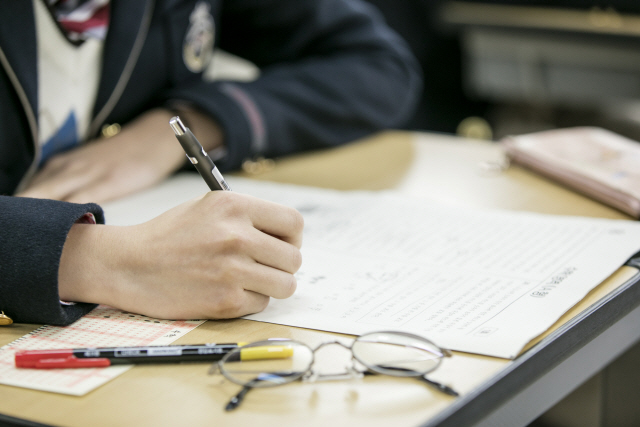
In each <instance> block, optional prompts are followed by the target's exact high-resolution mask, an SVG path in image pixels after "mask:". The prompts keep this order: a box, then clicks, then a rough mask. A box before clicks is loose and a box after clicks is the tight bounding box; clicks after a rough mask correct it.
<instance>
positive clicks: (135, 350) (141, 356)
mask: <svg viewBox="0 0 640 427" xmlns="http://www.w3.org/2000/svg"><path fill="white" fill-rule="evenodd" d="M245 344H246V343H230V344H198V345H168V346H148V347H108V348H77V349H72V350H71V349H69V350H22V351H17V352H16V355H15V363H16V367H18V368H37V369H52V368H102V367H105V366H111V365H131V364H137V363H179V362H198V361H212V360H220V359H222V357H223V356H224V355H225V354H227V353H228V352H230V351H232V350H234V349H236V348H238V347H241V346H243V345H245ZM243 351H244V350H243Z"/></svg>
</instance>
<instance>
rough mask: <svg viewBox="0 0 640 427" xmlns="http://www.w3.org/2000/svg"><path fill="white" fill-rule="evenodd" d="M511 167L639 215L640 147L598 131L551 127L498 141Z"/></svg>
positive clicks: (634, 142)
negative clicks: (544, 177)
mask: <svg viewBox="0 0 640 427" xmlns="http://www.w3.org/2000/svg"><path fill="white" fill-rule="evenodd" d="M500 143H501V144H502V145H503V147H504V150H505V153H506V155H507V157H508V159H509V161H510V163H512V164H517V165H521V166H523V167H525V168H528V169H530V170H532V171H535V172H537V173H539V174H540V175H543V176H546V177H548V178H551V179H552V180H554V181H556V182H558V183H560V184H563V185H565V186H567V187H569V188H572V189H574V190H576V191H578V192H580V193H582V194H584V195H586V196H588V197H591V198H593V199H595V200H598V201H600V202H602V203H604V204H607V205H609V206H611V207H613V208H616V209H618V210H620V211H622V212H624V213H626V214H629V215H631V216H633V217H634V218H636V219H637V218H639V217H640V144H639V143H638V142H636V141H633V140H631V139H628V138H626V137H623V136H621V135H618V134H616V133H613V132H611V131H608V130H605V129H602V128H597V127H575V128H564V129H554V130H548V131H542V132H535V133H530V134H524V135H517V136H508V137H506V138H504V139H502V140H501V141H500Z"/></svg>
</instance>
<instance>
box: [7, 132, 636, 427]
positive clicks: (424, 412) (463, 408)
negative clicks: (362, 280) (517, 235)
mask: <svg viewBox="0 0 640 427" xmlns="http://www.w3.org/2000/svg"><path fill="white" fill-rule="evenodd" d="M501 156H502V154H501V151H500V149H499V148H498V147H497V146H496V145H495V144H492V143H487V142H480V141H470V140H461V139H457V138H453V137H449V136H444V135H434V134H422V133H409V132H387V133H383V134H380V135H377V136H375V137H372V138H369V139H367V140H363V141H359V142H356V143H354V144H352V145H348V146H344V147H340V148H337V149H333V150H328V151H323V152H316V153H309V154H303V155H298V156H292V157H289V158H286V159H282V160H278V161H277V162H276V167H275V168H274V169H273V170H270V171H267V172H264V173H262V174H260V175H256V176H254V178H256V179H265V180H273V181H279V182H293V183H298V184H306V185H315V186H321V187H328V188H336V189H345V190H348V189H370V190H376V189H387V188H396V189H398V190H399V191H402V192H404V193H407V194H411V195H414V196H416V197H427V198H432V199H434V200H440V201H446V202H449V203H454V204H456V205H459V206H460V207H461V208H465V207H484V208H505V209H518V210H525V209H526V210H531V211H537V212H545V213H554V214H573V215H587V216H597V217H606V218H626V217H625V216H624V215H623V214H621V213H619V212H616V211H614V210H612V209H609V208H607V207H605V206H602V205H600V204H599V203H596V202H594V201H591V200H589V199H586V198H584V197H582V196H580V195H577V194H575V193H573V192H571V191H568V190H566V189H563V188H561V187H558V186H556V185H554V184H552V183H551V182H548V181H545V180H544V179H541V178H539V177H537V176H535V175H533V174H531V173H529V172H527V171H524V170H521V169H518V168H510V169H508V170H506V171H504V172H487V171H486V170H485V169H484V168H483V167H482V165H483V164H484V162H496V161H500V160H501ZM637 273H638V270H636V269H635V268H632V267H622V268H621V269H620V270H619V271H618V272H617V273H616V274H615V275H614V276H613V277H612V278H610V279H609V280H607V281H606V282H605V283H603V284H602V285H600V286H599V287H597V288H596V289H595V290H594V291H593V292H591V293H590V294H589V295H588V296H587V298H585V300H584V301H582V303H580V304H579V306H577V307H575V308H574V309H573V310H572V311H571V312H570V313H567V315H566V316H565V317H564V318H563V319H561V321H560V322H558V324H557V325H555V326H554V328H552V330H551V331H549V332H548V333H547V334H546V335H545V336H544V337H541V339H542V341H541V342H540V343H538V344H536V345H533V346H532V348H531V349H530V350H528V351H527V352H525V353H524V354H523V355H521V356H520V357H518V358H517V359H516V360H514V361H509V360H504V359H499V358H492V357H485V356H477V355H471V354H463V353H455V354H454V357H453V358H451V359H447V360H446V361H445V362H444V363H443V365H442V367H441V368H440V369H438V370H437V371H436V372H434V373H433V375H432V377H433V378H434V379H436V380H438V381H442V382H444V383H447V384H450V385H452V386H453V387H454V388H455V389H456V390H458V391H459V392H460V393H461V396H460V397H458V398H452V397H448V396H445V395H443V394H441V393H438V392H436V391H434V390H432V389H430V388H429V387H427V386H425V385H424V384H422V383H420V382H418V381H414V380H411V379H394V378H385V377H381V376H375V377H367V378H365V379H362V380H350V381H333V382H322V383H313V384H308V383H294V384H290V385H287V386H283V387H276V388H271V389H263V390H254V391H252V392H251V393H249V394H248V395H247V398H246V400H245V402H244V403H243V404H242V406H241V407H240V408H239V409H238V410H236V411H235V412H232V413H225V412H224V410H223V406H224V404H225V403H226V402H227V401H228V400H229V398H230V397H231V396H233V395H234V394H235V393H236V392H237V391H238V389H239V388H238V386H236V385H234V384H230V383H229V382H228V381H223V380H222V377H219V376H208V375H207V374H206V372H207V368H208V365H207V364H183V365H164V366H162V365H156V366H136V367H134V368H133V369H131V370H129V371H127V372H126V373H124V374H123V375H121V376H120V377H118V378H116V379H115V380H113V381H111V382H109V383H107V384H105V385H103V386H101V387H100V388H98V389H96V390H94V391H92V392H90V393H89V394H87V395H85V396H83V397H72V396H66V395H59V394H53V393H47V392H40V391H34V390H28V389H21V388H16V387H9V386H0V396H1V397H0V413H2V414H5V415H9V416H13V417H19V418H22V419H27V420H31V421H34V422H39V423H45V424H53V425H64V426H133V425H136V426H140V425H142V426H176V425H178V426H182V425H190V426H205V425H207V426H208V425H216V426H233V427H237V426H244V425H260V426H261V427H264V426H271V425H277V426H283V425H292V426H298V425H304V426H327V425H330V426H354V425H357V426H359V425H385V426H388V425H393V426H417V425H439V426H457V427H461V426H466V425H486V426H489V425H509V426H517V425H526V424H527V423H528V422H530V421H531V420H533V419H534V418H535V417H537V416H538V415H539V414H540V413H542V412H544V410H546V409H547V408H548V407H550V406H551V405H552V404H553V403H554V402H555V401H557V400H558V399H560V398H561V397H562V396H564V395H565V394H567V393H569V392H570V391H571V390H572V389H573V388H575V387H576V386H577V385H579V384H580V383H581V382H583V381H584V380H586V379H587V378H589V377H590V376H591V375H593V373H595V372H597V371H598V370H599V369H601V368H602V367H603V366H604V365H605V364H606V363H608V362H609V361H610V360H612V358H613V357H615V355H617V354H620V352H622V351H623V350H624V349H625V348H626V347H628V346H630V345H631V344H633V343H634V342H635V341H636V340H637V339H638V337H637V336H636V335H634V334H633V333H627V335H625V336H624V339H623V340H622V341H623V344H620V343H618V341H616V340H610V342H609V344H610V345H612V346H615V350H612V351H609V352H607V353H606V354H605V355H604V356H603V355H599V354H598V355H597V361H596V360H594V362H593V363H591V364H590V365H589V366H581V367H580V368H581V370H580V373H579V374H573V373H572V371H571V370H570V369H564V371H563V372H564V374H563V375H565V376H567V375H568V376H569V377H570V378H569V379H568V380H567V379H565V378H564V377H563V383H562V385H560V386H558V385H557V384H555V383H553V384H551V385H549V384H547V385H546V386H545V387H546V388H544V390H543V392H540V391H539V390H538V388H539V386H540V383H541V382H543V383H544V381H545V378H546V377H547V376H549V375H551V377H552V378H551V379H552V380H553V379H554V378H556V377H557V376H558V374H557V373H554V370H555V369H557V368H559V367H562V365H563V363H565V362H567V361H569V362H570V361H571V358H572V357H574V356H576V355H577V354H580V351H583V350H584V348H582V347H588V346H589V344H590V343H592V342H595V340H596V339H598V338H599V337H601V336H603V335H604V333H605V332H606V331H608V330H613V329H615V328H616V327H617V326H618V325H621V324H625V325H626V323H625V322H629V321H635V320H634V319H635V317H633V316H636V317H638V318H640V312H639V309H637V306H638V303H639V302H640V291H639V290H638V286H635V284H634V281H635V280H636V279H637ZM629 316H632V317H633V318H632V319H631V320H629ZM602 318H604V320H602ZM36 326H39V325H25V324H15V325H12V326H11V327H8V328H0V344H6V343H9V342H11V341H12V340H14V339H16V338H18V337H20V336H22V335H24V334H26V333H28V332H29V331H31V330H32V329H34V328H35V327H36ZM627 329H628V328H627ZM636 329H640V328H636ZM636 334H640V332H637V333H636ZM618 335H619V334H618ZM334 336H335V334H330V333H324V332H319V331H312V330H306V329H301V328H293V327H287V326H279V325H273V324H267V323H260V322H253V321H248V320H243V319H237V320H225V321H209V322H206V323H205V324H204V325H202V326H200V327H198V328H197V329H195V330H194V331H192V332H190V333H189V334H187V335H186V336H184V337H183V338H181V339H180V340H179V341H177V342H176V343H183V344H184V343H201V342H229V341H238V340H244V341H252V340H260V339H264V338H268V337H286V338H293V339H296V340H299V341H302V342H305V343H308V344H310V345H314V344H318V343H320V342H322V341H325V340H328V339H331V338H333V337H334ZM581 348H582V349H581ZM596 353H597V352H596ZM323 357H324V358H327V359H329V360H331V361H332V363H333V364H334V366H335V368H336V369H340V368H341V367H342V366H344V365H346V364H347V363H348V361H349V355H348V354H347V353H346V352H344V353H340V351H339V350H328V351H327V353H326V354H325V353H324V350H323V351H321V352H320V353H319V354H318V358H319V359H322V358H323ZM585 357H587V358H589V360H591V359H593V358H594V357H596V356H593V355H592V354H587V355H586V356H585ZM547 382H548V381H547ZM556 382H557V381H556ZM545 384H546V383H545ZM545 384H543V385H545ZM536 387H538V388H536ZM531 390H533V392H534V394H535V397H536V399H538V400H540V399H542V401H538V400H536V401H535V402H533V400H531V395H530V393H531ZM528 393H529V394H528ZM518 399H525V400H527V399H529V400H530V401H531V402H532V403H531V404H524V405H523V404H522V402H521V400H518ZM505 411H506V412H505ZM505 423H508V424H505Z"/></svg>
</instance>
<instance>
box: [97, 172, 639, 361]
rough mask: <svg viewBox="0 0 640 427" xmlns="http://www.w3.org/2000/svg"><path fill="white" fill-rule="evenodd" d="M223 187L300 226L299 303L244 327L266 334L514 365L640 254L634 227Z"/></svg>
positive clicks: (379, 195) (179, 186) (141, 215)
mask: <svg viewBox="0 0 640 427" xmlns="http://www.w3.org/2000/svg"><path fill="white" fill-rule="evenodd" d="M194 178H196V179H197V178H198V177H194ZM228 181H229V183H230V184H231V186H232V187H233V189H234V190H235V191H240V192H244V193H249V194H253V195H255V196H258V197H262V198H265V199H269V200H273V201H276V202H280V203H283V204H287V205H290V206H293V207H295V208H297V209H298V210H299V211H300V212H301V213H302V214H303V216H304V218H305V232H304V242H303V249H302V254H303V265H302V267H301V269H300V271H299V272H298V273H297V275H296V276H297V280H298V288H297V290H296V293H295V294H294V295H293V296H292V297H291V298H288V299H285V300H275V299H272V300H271V302H270V304H269V306H268V307H267V309H266V310H265V311H263V312H262V313H258V314H254V315H251V316H247V319H252V320H258V321H263V322H271V323H278V324H284V325H290V326H298V327H304V328H311V329H319V330H325V331H332V332H341V333H346V334H362V333H365V332H369V331H374V330H397V331H406V332H412V333H415V334H418V335H422V336H424V337H426V338H429V339H430V340H432V341H434V342H435V343H437V344H438V345H440V346H443V347H446V348H450V349H453V350H458V351H464V352H471V353H479V354H485V355H491V356H496V357H504V358H514V357H515V356H516V355H517V354H518V353H519V351H520V350H521V349H522V348H523V347H524V346H525V345H526V344H527V343H528V342H529V341H530V340H531V339H533V338H535V337H536V336H538V335H539V334H541V333H543V332H544V331H545V330H547V329H548V328H549V327H550V326H551V325H552V324H553V323H554V322H555V321H556V320H557V319H558V318H559V317H560V316H561V315H562V314H563V313H565V312H566V311H567V310H568V309H570V308H571V307H572V306H573V305H575V304H576V303H577V302H579V301H580V300H581V299H582V298H584V296H585V295H586V294H587V293H588V292H589V291H590V290H591V289H593V288H594V287H595V286H597V285H598V284H600V283H601V282H602V281H604V280H605V279H606V278H607V277H608V276H610V275H611V274H612V273H613V272H614V271H616V270H617V269H618V268H619V267H620V266H621V265H622V264H624V263H625V261H626V260H627V259H629V258H630V257H631V256H632V255H633V254H635V253H636V252H638V251H639V250H640V223H637V222H634V221H622V220H604V219H591V218H582V217H563V216H550V215H542V214H533V213H526V212H514V211H498V210H492V211H491V210H470V209H461V208H460V207H452V206H447V205H443V204H439V203H437V202H433V201H430V200H426V199H417V198H409V197H406V196H402V195H400V194H398V193H394V192H390V191H389V192H339V191H332V190H322V189H317V188H308V187H297V186H291V185H283V184H276V183H268V182H259V181H251V180H243V179H237V178H236V179H229V180H228ZM188 182H191V184H188ZM203 185H204V184H196V183H195V181H193V180H192V179H190V178H185V177H180V178H178V179H177V180H174V182H169V183H167V184H165V186H164V187H163V188H159V189H155V190H153V191H156V192H158V193H157V194H156V196H157V195H159V194H160V193H162V194H163V195H164V196H163V197H161V198H159V197H155V196H153V194H151V193H149V194H148V195H147V196H144V197H147V200H155V201H156V202H155V204H153V203H152V204H147V205H146V206H147V207H148V208H149V210H147V213H146V214H145V210H142V211H141V210H140V209H138V210H137V211H136V215H137V217H136V218H135V221H133V222H139V221H143V220H145V219H148V218H147V217H145V215H149V217H151V216H153V215H155V214H157V213H158V212H159V211H161V210H163V209H165V207H163V206H161V205H162V204H164V203H170V202H171V201H173V202H180V201H182V200H178V199H180V198H182V199H186V198H190V197H191V196H192V195H196V194H200V193H201V192H202V191H206V188H205V187H203ZM132 200H133V199H132ZM141 206H142V205H139V207H141ZM130 207H131V205H129V201H126V200H125V201H123V202H121V203H120V204H119V205H114V206H113V207H112V210H110V209H109V208H110V207H109V206H107V207H106V213H107V219H108V222H112V223H122V224H125V223H131V222H132V220H131V218H130V217H129V218H127V217H128V216H129V215H130V214H131V212H132V210H131V209H130ZM166 207H167V208H168V207H169V206H166ZM127 212H128V213H127ZM109 218H111V219H112V221H109Z"/></svg>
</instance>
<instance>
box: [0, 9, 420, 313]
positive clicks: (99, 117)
mask: <svg viewBox="0 0 640 427" xmlns="http://www.w3.org/2000/svg"><path fill="white" fill-rule="evenodd" d="M203 6H204V9H205V10H207V12H208V14H209V16H210V18H212V20H213V34H212V35H213V40H214V45H215V47H216V48H221V49H223V50H226V51H228V52H230V53H233V54H236V55H238V56H240V57H243V58H246V59H248V60H250V61H252V62H253V63H255V64H256V65H257V66H258V67H259V69H260V77H259V78H258V79H257V80H255V81H252V82H232V81H216V82H209V81H205V80H204V79H203V78H202V77H203V70H202V69H201V67H194V66H193V64H192V63H190V61H189V60H188V58H186V56H185V55H186V53H185V52H186V50H188V49H191V50H194V49H195V48H194V44H193V43H194V40H193V38H190V36H189V35H188V33H189V31H190V29H192V27H193V23H192V21H193V14H194V11H195V10H196V8H197V7H200V8H201V9H202V7H203ZM32 9H33V4H32V2H31V1H29V0H2V2H0V65H1V67H0V195H5V196H0V310H4V311H5V313H6V314H7V315H9V316H11V317H13V318H14V320H15V321H18V322H34V323H50V324H68V323H70V322H71V321H73V320H75V319H77V318H78V317H79V316H81V315H82V314H83V313H86V311H87V310H89V309H91V308H92V307H93V306H92V305H90V304H79V305H76V306H71V307H67V306H61V305H60V303H59V301H58V297H57V271H58V263H59V259H60V253H61V251H62V245H63V244H64V240H65V238H66V234H67V232H68V230H69V228H70V227H71V225H73V223H74V222H75V221H76V220H77V219H78V218H80V217H81V216H82V215H83V214H84V213H85V212H93V213H95V214H96V215H97V217H98V219H99V221H101V222H102V221H103V218H102V214H101V210H100V208H99V207H98V206H97V205H91V204H89V205H73V204H69V203H64V202H57V201H46V200H29V199H24V198H15V197H10V195H11V194H13V193H15V192H16V191H18V190H19V189H20V188H21V187H22V186H24V185H25V184H26V183H28V181H29V179H30V178H31V177H32V176H33V174H34V173H35V172H37V164H38V160H39V156H40V153H39V151H40V150H39V147H38V144H37V143H36V142H35V141H37V137H36V136H37V128H38V125H37V114H36V112H37V111H38V105H37V99H38V96H37V94H38V87H37V66H36V64H37V57H36V55H37V53H36V52H37V50H36V46H35V44H36V37H35V22H34V16H33V10H32ZM196 47H197V46H196ZM191 53H193V52H191ZM196 53H197V52H196ZM214 66H215V64H214ZM420 86H421V80H420V75H419V71H418V66H417V65H416V63H415V61H414V59H413V57H412V56H411V54H410V53H409V50H408V49H407V48H406V46H405V44H404V43H403V41H402V40H400V39H399V37H398V36H397V35H396V34H395V33H393V32H392V31H391V30H390V29H389V28H388V27H386V26H385V25H384V23H383V21H382V18H381V17H380V16H379V14H378V13H377V12H376V11H375V10H374V9H373V8H372V7H371V6H369V5H366V4H364V3H361V2H360V1H359V0H260V1H255V0H207V1H205V0H112V1H111V21H110V26H109V31H108V33H107V37H106V39H105V46H104V56H103V65H102V74H101V79H100V85H99V89H98V95H97V100H96V105H95V108H94V111H93V121H92V123H91V128H90V129H91V131H90V133H91V135H92V137H97V136H98V134H99V131H100V129H101V128H102V126H103V125H105V124H111V123H120V124H126V123H127V122H129V121H131V120H132V119H134V118H135V117H136V116H138V115H139V114H141V113H142V112H144V111H145V110H148V109H150V108H153V107H157V106H170V105H171V104H172V103H173V102H176V101H178V102H188V103H191V104H193V105H195V106H197V107H198V108H200V109H202V110H203V111H205V112H208V113H209V114H211V115H212V116H213V117H215V118H216V120H217V121H218V122H219V124H220V125H221V127H222V128H223V130H224V135H225V141H224V144H225V148H226V156H225V157H224V158H223V159H221V160H220V161H219V162H217V163H218V164H219V167H220V168H221V169H222V170H225V169H226V170H228V169H234V168H237V167H238V166H240V165H241V163H242V162H243V161H244V160H246V159H251V158H254V157H256V156H265V157H274V156H281V155H285V154H287V153H291V152H294V151H301V150H308V149H316V148H322V147H329V146H335V145H338V144H342V143H345V142H347V141H351V140H354V139H357V138H359V137H362V136H364V135H366V134H368V133H371V132H373V131H376V130H379V129H384V128H389V127H396V126H399V125H401V124H402V122H403V121H404V120H406V119H408V118H409V116H410V114H411V112H412V109H413V107H414V105H415V102H416V100H417V95H418V94H419V91H420ZM167 132H170V128H169V127H168V125H167Z"/></svg>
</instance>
